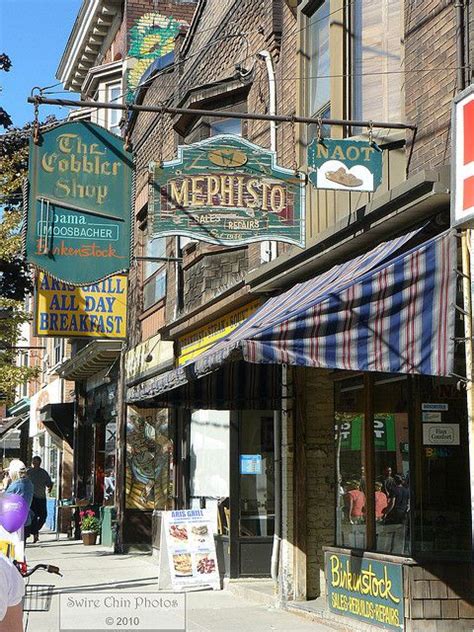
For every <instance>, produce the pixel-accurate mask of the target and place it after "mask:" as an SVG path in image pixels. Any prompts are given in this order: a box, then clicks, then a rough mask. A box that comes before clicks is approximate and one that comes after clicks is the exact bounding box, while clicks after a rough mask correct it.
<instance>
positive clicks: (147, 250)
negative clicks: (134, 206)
mask: <svg viewBox="0 0 474 632" xmlns="http://www.w3.org/2000/svg"><path fill="white" fill-rule="evenodd" d="M140 229H141V231H142V235H143V241H142V244H143V246H142V253H143V254H142V256H143V257H145V259H144V260H143V266H142V270H143V309H145V310H147V309H148V308H150V307H152V306H153V305H154V304H155V303H157V302H158V301H160V300H161V299H163V298H164V297H165V295H166V276H167V275H166V237H155V236H154V235H153V233H152V229H151V225H150V223H149V222H144V224H142V226H141V227H140Z"/></svg>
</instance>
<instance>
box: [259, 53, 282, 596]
mask: <svg viewBox="0 0 474 632" xmlns="http://www.w3.org/2000/svg"><path fill="white" fill-rule="evenodd" d="M257 57H259V58H260V59H263V61H264V62H265V67H266V69H267V74H268V90H269V102H268V113H269V114H270V115H271V116H275V115H276V80H275V69H274V68H273V59H272V56H271V54H270V52H269V51H268V50H261V51H259V52H258V53H257ZM276 131H277V128H276V121H270V149H271V150H272V151H274V152H276V149H277V137H276ZM268 248H269V251H270V253H271V252H272V250H273V248H272V242H271V241H270V242H268ZM281 419H282V413H281V407H280V410H276V411H275V413H274V423H273V451H274V454H273V456H274V461H275V526H274V533H273V546H272V557H271V565H270V567H271V577H272V580H273V581H274V582H275V584H277V583H278V575H279V573H278V570H279V566H280V543H281Z"/></svg>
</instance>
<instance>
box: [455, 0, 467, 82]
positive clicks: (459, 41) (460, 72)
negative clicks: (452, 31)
mask: <svg viewBox="0 0 474 632" xmlns="http://www.w3.org/2000/svg"><path fill="white" fill-rule="evenodd" d="M454 8H455V9H456V66H457V77H456V80H457V81H456V82H457V91H458V92H461V90H464V77H465V72H464V57H465V55H464V28H463V27H464V0H457V1H456V3H455V5H454Z"/></svg>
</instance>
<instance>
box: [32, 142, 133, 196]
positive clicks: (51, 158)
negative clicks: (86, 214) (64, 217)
mask: <svg viewBox="0 0 474 632" xmlns="http://www.w3.org/2000/svg"><path fill="white" fill-rule="evenodd" d="M106 155H107V151H106V149H105V148H104V149H101V146H100V145H99V144H98V143H85V142H84V141H83V140H81V138H80V136H78V135H77V134H61V135H60V136H58V138H57V139H56V151H53V152H45V153H44V154H43V156H42V158H41V168H42V169H43V171H45V172H46V173H49V174H58V179H57V180H56V185H55V188H54V195H55V196H56V197H58V198H59V199H61V200H66V199H72V200H81V199H87V200H92V201H94V202H96V203H97V204H99V205H102V204H104V203H105V202H106V200H107V196H108V194H109V187H108V185H106V184H103V183H100V184H99V183H95V184H94V180H92V179H91V180H89V181H87V182H86V181H83V180H82V176H107V177H112V178H116V177H118V176H119V175H120V173H121V172H120V167H121V166H122V163H121V161H120V160H115V161H110V160H104V156H106Z"/></svg>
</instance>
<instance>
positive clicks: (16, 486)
mask: <svg viewBox="0 0 474 632" xmlns="http://www.w3.org/2000/svg"><path fill="white" fill-rule="evenodd" d="M8 476H9V479H10V481H11V482H10V483H9V485H8V487H7V488H6V490H5V493H6V494H17V496H21V497H22V498H23V500H24V501H25V502H26V504H27V505H28V508H29V510H30V511H29V513H28V517H27V519H26V522H25V524H24V538H25V540H26V538H28V537H29V535H30V534H31V530H30V527H31V522H32V519H33V515H34V514H33V511H32V510H31V503H32V500H33V483H32V482H31V481H30V479H29V478H28V475H27V473H26V465H25V464H24V463H23V461H20V460H19V459H13V461H11V462H10V465H9V466H8Z"/></svg>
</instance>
